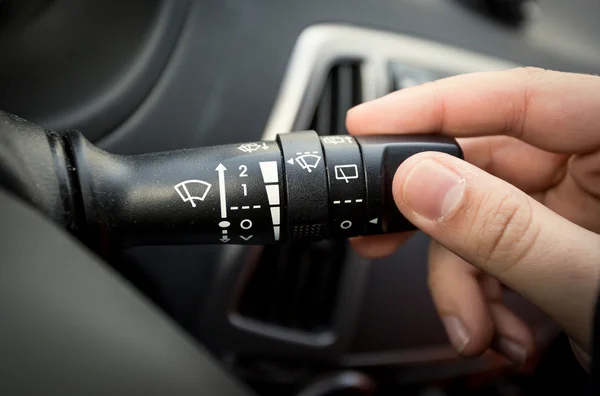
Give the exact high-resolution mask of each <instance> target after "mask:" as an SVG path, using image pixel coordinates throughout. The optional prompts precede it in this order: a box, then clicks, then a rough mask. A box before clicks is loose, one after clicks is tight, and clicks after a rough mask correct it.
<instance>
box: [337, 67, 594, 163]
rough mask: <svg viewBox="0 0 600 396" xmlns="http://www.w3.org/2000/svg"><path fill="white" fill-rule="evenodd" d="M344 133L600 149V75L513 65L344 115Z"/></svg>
mask: <svg viewBox="0 0 600 396" xmlns="http://www.w3.org/2000/svg"><path fill="white" fill-rule="evenodd" d="M346 123H347V127H348V131H349V132H350V133H352V134H356V135H361V134H373V133H443V134H446V135H450V136H454V137H474V136H490V135H508V136H513V137H516V138H519V139H521V140H523V141H525V142H527V143H529V144H532V145H534V146H536V147H539V148H541V149H544V150H547V151H552V152H555V153H571V154H576V153H587V152H591V151H595V150H597V149H598V148H599V147H600V133H599V132H598V131H599V130H600V77H596V76H591V75H584V74H572V73H562V72H556V71H547V70H543V69H536V68H518V69H512V70H508V71H501V72H488V73H474V74H465V75H460V76H455V77H450V78H446V79H443V80H438V81H435V82H433V83H426V84H423V85H420V86H416V87H413V88H408V89H404V90H401V91H397V92H394V93H392V94H389V95H387V96H384V97H382V98H380V99H376V100H374V101H371V102H367V103H364V104H362V105H359V106H357V107H355V108H353V109H351V110H350V111H349V112H348V115H347V120H346Z"/></svg>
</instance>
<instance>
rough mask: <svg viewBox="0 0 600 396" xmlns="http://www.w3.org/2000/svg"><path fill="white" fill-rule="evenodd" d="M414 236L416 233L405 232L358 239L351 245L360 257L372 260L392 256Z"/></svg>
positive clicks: (352, 239)
mask: <svg viewBox="0 0 600 396" xmlns="http://www.w3.org/2000/svg"><path fill="white" fill-rule="evenodd" d="M414 234H415V233H414V232H403V233H398V234H385V235H374V236H364V237H356V238H351V239H350V244H351V245H352V247H353V248H354V251H356V253H358V254H359V255H361V256H363V257H366V258H370V259H378V258H383V257H387V256H390V255H391V254H392V253H394V252H395V251H396V249H398V247H399V246H400V245H402V244H403V243H404V242H406V241H407V240H408V239H409V238H410V237H412V236H413V235H414Z"/></svg>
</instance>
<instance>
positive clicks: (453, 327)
mask: <svg viewBox="0 0 600 396" xmlns="http://www.w3.org/2000/svg"><path fill="white" fill-rule="evenodd" d="M442 322H443V323H444V327H445V328H446V333H447V334H448V338H449V339H450V343H452V345H453V346H454V348H456V350H457V351H458V353H462V351H464V350H465V347H466V346H467V344H468V343H469V341H470V340H471V335H470V334H469V331H468V330H467V328H466V327H465V325H464V324H463V322H462V321H461V320H460V319H459V318H457V317H456V316H445V317H443V318H442Z"/></svg>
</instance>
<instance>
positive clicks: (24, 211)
mask: <svg viewBox="0 0 600 396" xmlns="http://www.w3.org/2000/svg"><path fill="white" fill-rule="evenodd" d="M0 219H2V221H0V394H2V395H86V396H90V395H111V396H114V395H129V396H131V395H169V396H172V395H195V396H196V395H219V396H243V395H249V394H250V393H249V392H247V391H246V390H245V389H244V388H243V387H242V386H240V385H238V384H236V383H235V382H234V380H233V379H232V378H230V377H229V376H228V375H227V373H226V371H225V370H223V369H221V368H220V367H218V365H217V364H216V363H215V362H214V361H213V360H212V359H211V358H210V357H209V356H208V354H207V353H206V352H205V351H203V350H202V349H201V348H200V347H199V346H198V345H196V344H195V343H194V342H193V340H192V339H191V338H188V337H187V336H186V335H184V333H183V332H181V331H179V330H178V329H177V328H176V327H175V325H174V324H173V323H172V322H170V321H169V320H168V319H167V318H166V317H165V316H164V315H162V314H161V313H160V312H159V311H158V310H157V309H155V308H154V307H153V306H152V305H150V304H149V303H147V302H146V301H145V300H144V298H143V297H141V295H140V294H139V293H137V292H135V291H134V290H133V289H132V288H130V287H128V285H127V284H126V282H125V281H123V280H122V279H121V278H119V276H118V275H117V274H116V273H113V272H112V271H111V270H110V269H109V268H108V267H107V266H104V265H103V264H102V263H101V262H99V261H98V260H97V259H96V258H95V257H94V256H92V255H91V254H90V253H88V252H87V251H86V250H85V249H84V248H83V247H81V246H80V245H79V244H78V243H77V242H75V241H73V240H72V239H71V238H70V237H68V236H67V234H65V233H64V232H63V231H62V230H60V229H59V228H57V227H56V226H55V225H54V224H52V223H51V222H50V221H47V220H46V219H44V218H42V217H41V216H40V215H39V214H38V213H37V211H35V210H34V209H32V208H31V207H30V206H29V205H25V204H23V203H22V202H21V201H20V200H18V199H16V198H15V197H13V196H12V195H9V194H8V193H7V192H5V190H0Z"/></svg>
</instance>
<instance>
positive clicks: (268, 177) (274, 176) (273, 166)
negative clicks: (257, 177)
mask: <svg viewBox="0 0 600 396" xmlns="http://www.w3.org/2000/svg"><path fill="white" fill-rule="evenodd" d="M258 165H259V166H260V172H261V173H262V177H263V181H264V182H265V184H268V183H278V182H279V175H278V171H277V161H263V162H259V163H258Z"/></svg>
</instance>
